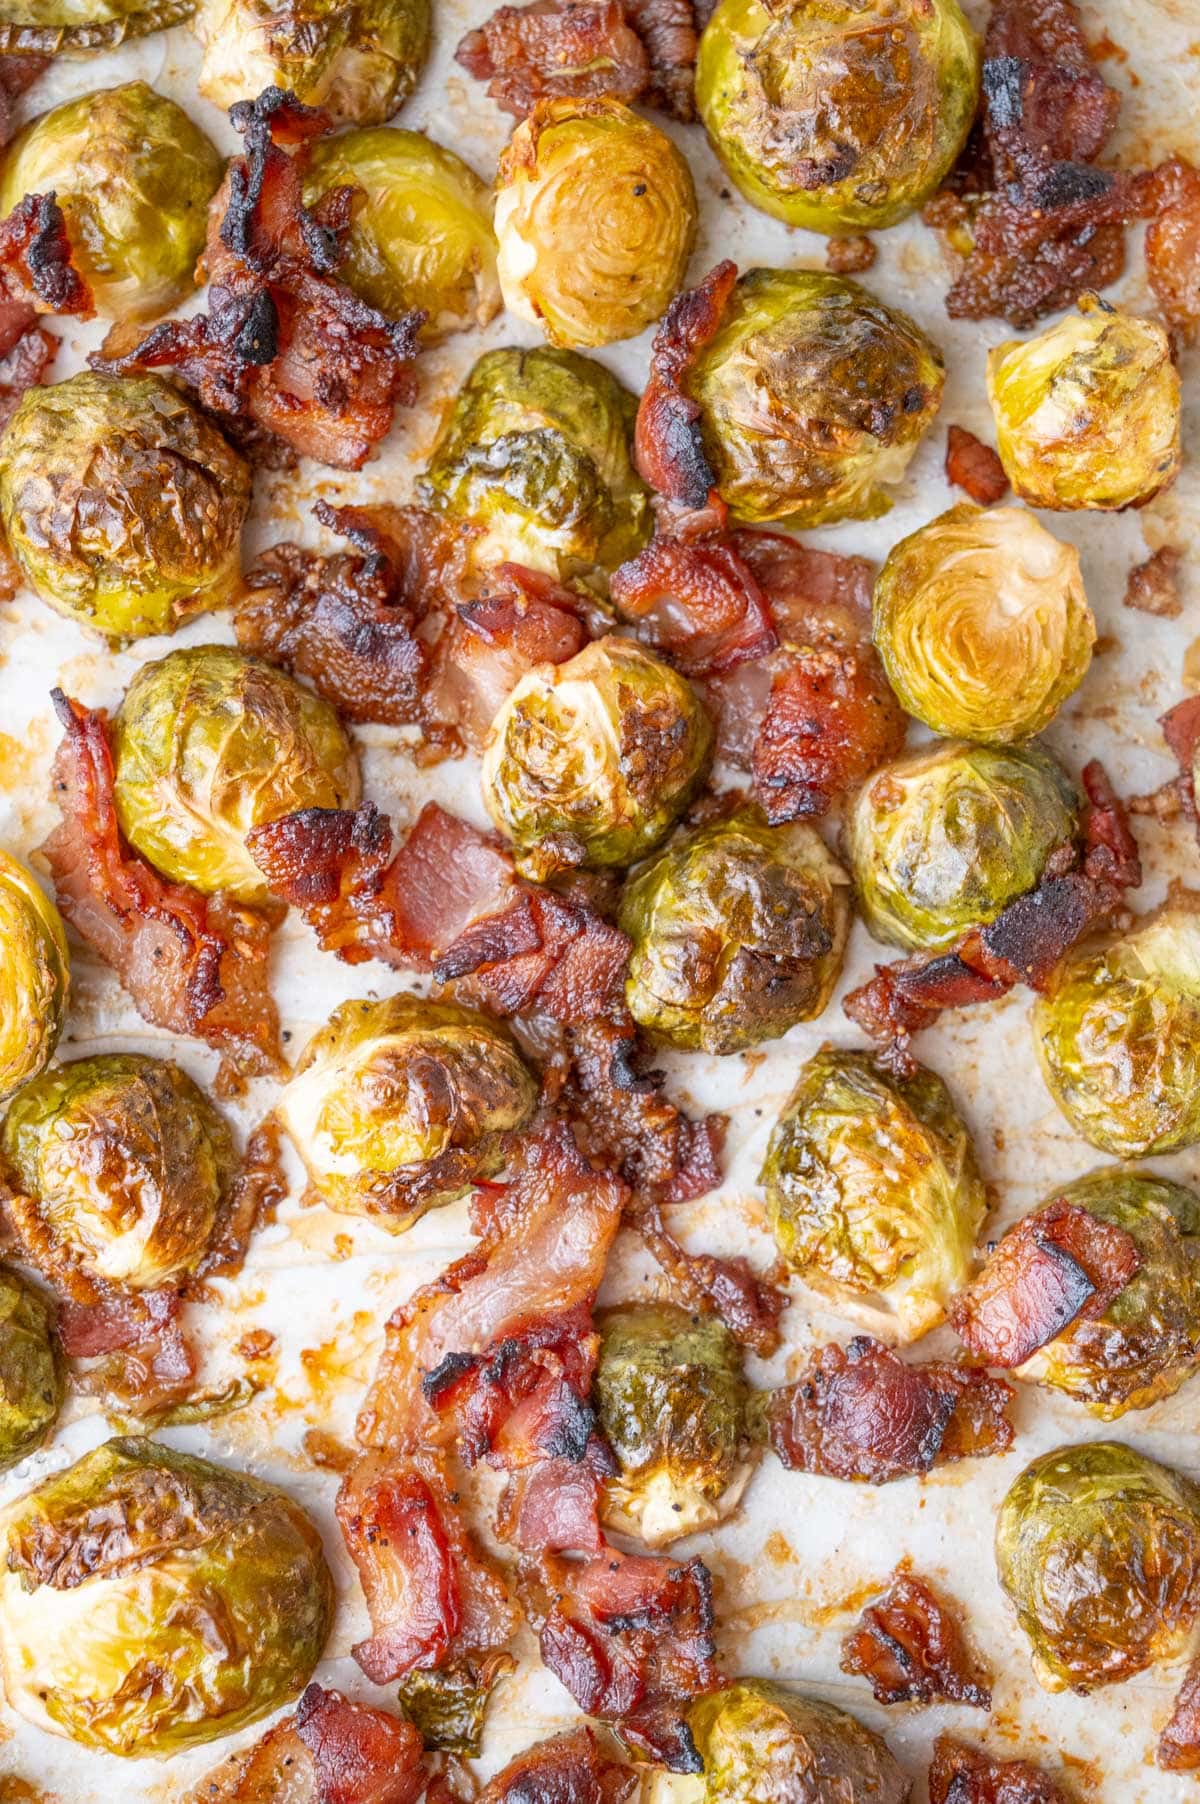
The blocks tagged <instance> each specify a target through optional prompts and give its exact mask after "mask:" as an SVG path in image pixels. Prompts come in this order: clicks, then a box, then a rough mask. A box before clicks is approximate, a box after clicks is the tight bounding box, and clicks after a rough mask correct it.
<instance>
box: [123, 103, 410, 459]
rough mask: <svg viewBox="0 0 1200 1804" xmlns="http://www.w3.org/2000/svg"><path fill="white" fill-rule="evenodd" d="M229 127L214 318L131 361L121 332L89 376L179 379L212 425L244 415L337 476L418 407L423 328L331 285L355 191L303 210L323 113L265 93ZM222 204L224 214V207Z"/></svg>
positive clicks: (157, 338) (177, 323)
mask: <svg viewBox="0 0 1200 1804" xmlns="http://www.w3.org/2000/svg"><path fill="white" fill-rule="evenodd" d="M229 116H230V119H231V120H232V122H233V124H234V126H235V127H236V128H237V130H238V131H240V132H241V133H242V134H243V136H244V138H245V144H246V150H245V154H244V155H243V156H241V157H236V158H235V159H234V160H233V163H232V164H231V165H230V171H229V174H228V176H227V177H226V181H225V186H224V188H223V189H222V191H221V194H220V195H219V196H218V197H217V201H216V202H214V205H213V210H212V215H211V224H210V229H209V242H208V247H207V252H206V262H207V266H208V274H209V281H210V288H209V311H208V312H207V313H197V314H192V315H190V316H189V317H188V318H186V319H171V320H163V321H162V322H160V324H158V325H157V326H155V327H153V328H152V330H151V331H150V333H149V334H148V336H147V337H146V338H145V339H144V340H142V341H141V342H140V343H139V344H136V345H134V346H133V347H132V348H129V347H128V345H127V343H126V334H125V333H124V332H120V333H118V335H117V338H116V340H115V341H114V342H113V343H112V344H111V346H109V347H107V348H108V350H109V353H110V354H108V355H104V354H102V355H100V356H97V357H93V358H92V359H91V362H92V365H93V367H94V368H96V369H101V370H108V371H111V372H112V373H114V374H116V375H123V374H125V373H126V372H127V371H129V370H142V369H157V368H160V367H163V366H166V367H173V368H175V369H177V370H178V371H179V373H180V375H181V376H182V377H183V379H184V380H185V381H186V382H189V383H191V384H192V385H193V386H194V387H195V388H196V390H197V391H198V393H199V395H200V398H201V400H202V402H203V404H204V406H205V407H207V408H209V409H210V410H211V411H212V412H214V413H216V414H218V415H232V416H234V417H239V416H242V415H247V414H248V415H249V416H250V418H251V419H253V420H254V421H256V422H257V423H258V424H259V425H260V426H264V427H266V428H267V429H268V430H269V431H270V432H273V433H275V434H277V435H278V437H280V438H281V439H283V440H284V441H285V442H286V443H287V444H289V445H291V446H292V447H293V448H294V449H295V450H296V451H298V452H300V453H301V455H303V456H307V457H315V458H317V459H319V460H320V461H321V462H323V463H327V464H333V465H334V466H336V467H337V468H340V469H345V470H357V469H360V468H361V467H362V465H363V464H364V463H365V462H366V460H367V459H368V458H369V457H371V456H373V455H374V454H375V451H376V447H377V446H378V444H379V442H380V440H381V439H383V438H384V437H385V436H386V434H387V432H388V431H389V429H390V428H391V424H392V420H393V417H394V415H395V411H396V408H397V406H406V405H408V404H409V403H411V402H412V400H413V399H414V398H415V394H416V379H415V377H414V374H413V370H412V362H413V359H414V357H415V356H416V352H417V348H418V334H419V332H420V328H421V326H422V324H423V323H424V315H423V314H422V313H420V312H419V311H418V312H412V313H406V314H404V315H403V317H402V318H400V319H399V320H391V319H388V318H386V317H385V316H384V315H383V314H382V313H378V312H377V311H376V310H375V309H374V308H373V307H368V306H367V305H366V303H365V302H364V301H361V300H360V299H359V298H358V296H357V295H355V294H354V293H353V292H352V290H351V289H349V288H347V287H346V286H345V285H344V284H343V283H341V282H339V281H337V280H336V278H335V275H334V272H335V270H336V269H337V267H338V264H339V263H340V261H341V258H342V254H343V249H342V240H343V237H344V234H345V231H346V228H347V227H348V225H349V223H350V212H351V201H352V197H353V190H352V189H349V188H339V189H335V190H334V191H333V192H332V193H331V194H329V195H327V196H326V197H325V199H324V200H323V201H322V202H321V204H320V206H319V207H318V208H317V209H316V210H315V211H310V210H309V209H308V208H306V207H305V206H304V205H303V202H302V194H303V188H304V172H305V166H306V161H307V155H308V146H309V145H310V143H311V141H312V140H313V139H314V138H318V137H321V136H322V135H323V134H324V133H325V132H327V131H328V130H329V129H330V122H329V120H328V118H327V117H326V116H325V114H323V113H320V112H316V111H314V110H313V109H312V108H311V107H305V106H301V104H300V103H299V101H298V100H297V99H296V97H295V95H293V94H289V93H285V92H284V91H283V90H282V89H279V88H266V89H264V90H263V92H262V93H261V94H260V95H259V97H258V99H257V100H255V101H239V102H238V103H237V105H235V106H233V107H231V109H230V115H229ZM222 202H223V204H222Z"/></svg>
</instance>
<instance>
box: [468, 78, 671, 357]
mask: <svg viewBox="0 0 1200 1804" xmlns="http://www.w3.org/2000/svg"><path fill="white" fill-rule="evenodd" d="M496 237H497V239H498V241H499V245H500V263H499V270H500V286H501V288H502V289H503V291H504V304H505V306H506V307H507V308H508V310H509V312H510V313H515V314H516V315H517V316H518V318H520V319H527V320H530V321H532V323H533V324H534V325H537V326H541V328H542V330H543V331H544V332H545V334H546V337H547V338H548V339H549V340H550V342H551V344H556V345H582V346H589V345H608V344H615V343H616V341H617V340H618V339H621V338H636V337H637V335H638V333H639V332H643V331H644V330H645V329H646V327H647V326H651V325H653V324H654V322H655V320H657V319H661V318H662V315H663V314H664V313H665V312H666V310H667V305H668V303H669V302H670V301H671V299H672V298H673V296H674V295H675V294H676V293H678V291H679V289H680V288H681V287H682V285H683V278H684V275H685V273H686V270H687V265H688V258H689V257H690V256H691V254H692V246H693V245H694V244H695V242H696V190H695V186H694V184H693V182H692V172H691V170H690V169H689V167H688V164H687V160H686V158H685V157H684V156H683V154H682V152H681V151H679V150H678V149H677V148H676V147H675V145H674V144H673V143H672V142H671V140H670V138H668V137H667V135H666V133H665V132H662V131H660V130H659V128H658V127H657V126H656V125H652V124H651V122H650V121H649V120H648V119H642V118H639V116H638V115H637V114H636V113H633V112H631V111H630V110H629V108H628V107H627V106H623V105H622V104H621V102H620V101H619V100H610V99H607V98H601V99H596V100H542V101H539V102H538V104H537V106H535V108H534V110H533V112H532V113H531V114H530V115H529V117H528V119H526V120H524V121H523V122H522V123H521V124H520V125H519V126H518V127H517V129H516V131H515V132H514V133H513V135H512V139H511V141H510V143H509V145H508V148H507V149H506V150H505V152H504V154H503V156H502V157H501V159H500V166H499V169H498V170H497V172H496Z"/></svg>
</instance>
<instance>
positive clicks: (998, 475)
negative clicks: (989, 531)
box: [946, 426, 1008, 507]
mask: <svg viewBox="0 0 1200 1804" xmlns="http://www.w3.org/2000/svg"><path fill="white" fill-rule="evenodd" d="M946 480H947V481H948V482H952V483H953V484H954V486H955V488H958V489H962V490H964V491H965V493H966V494H968V495H969V496H970V497H971V500H972V501H974V502H976V503H977V504H978V505H979V506H980V507H991V506H992V504H993V503H994V502H996V501H1002V500H1003V499H1004V497H1005V495H1007V493H1008V477H1007V476H1006V475H1005V474H1004V465H1003V464H1002V463H1001V462H1000V459H999V457H998V456H997V454H996V452H995V451H993V449H992V447H991V446H990V445H985V444H984V442H983V440H982V439H978V438H976V437H975V434H974V433H973V432H968V431H967V429H966V427H965V426H951V427H950V428H949V430H948V431H947V433H946Z"/></svg>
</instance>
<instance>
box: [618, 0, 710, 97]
mask: <svg viewBox="0 0 1200 1804" xmlns="http://www.w3.org/2000/svg"><path fill="white" fill-rule="evenodd" d="M625 17H626V19H627V20H628V22H629V24H630V25H632V27H633V29H634V31H636V33H637V35H638V37H639V38H640V39H641V40H642V43H643V44H644V45H645V47H646V55H647V56H648V57H649V59H650V81H649V85H648V86H647V89H646V92H645V94H644V95H643V96H642V99H643V101H644V103H645V104H646V105H647V106H655V107H658V108H659V109H660V111H662V112H664V113H667V114H669V115H670V117H671V118H672V119H679V120H681V121H682V122H683V123H684V124H687V123H688V122H689V121H690V120H692V119H694V118H695V117H696V51H697V50H698V48H699V35H698V34H699V31H700V29H701V27H702V22H701V21H700V20H698V19H697V17H696V10H695V7H694V5H693V0H625Z"/></svg>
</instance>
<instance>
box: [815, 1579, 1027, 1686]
mask: <svg viewBox="0 0 1200 1804" xmlns="http://www.w3.org/2000/svg"><path fill="white" fill-rule="evenodd" d="M841 1667H842V1671H843V1672H846V1673H852V1674H859V1675H861V1676H862V1677H863V1678H865V1679H869V1680H870V1684H871V1690H872V1691H873V1692H874V1694H875V1701H876V1703H879V1704H913V1703H916V1704H973V1705H974V1706H975V1707H976V1708H977V1709H979V1710H990V1709H991V1707H992V1693H991V1687H990V1685H989V1684H988V1682H987V1674H986V1672H984V1671H983V1670H982V1669H981V1668H980V1666H979V1664H978V1662H977V1661H976V1660H975V1658H974V1657H973V1655H972V1654H971V1651H970V1649H969V1648H968V1646H967V1643H966V1637H965V1636H964V1634H963V1631H962V1627H961V1625H960V1623H959V1621H958V1619H957V1616H956V1615H955V1613H954V1611H953V1610H952V1609H951V1608H950V1606H949V1605H948V1604H947V1603H946V1601H945V1599H944V1598H942V1597H939V1596H938V1593H937V1592H936V1591H935V1590H934V1588H933V1586H932V1585H931V1584H929V1583H928V1581H927V1580H926V1579H923V1578H916V1577H914V1575H913V1574H912V1573H909V1572H897V1573H896V1575H895V1576H894V1578H893V1579H892V1582H891V1584H890V1585H889V1586H888V1588H887V1590H886V1591H885V1592H884V1594H883V1596H882V1597H881V1598H880V1599H879V1600H878V1602H876V1603H873V1604H869V1605H868V1607H867V1608H866V1609H865V1610H864V1611H863V1613H862V1617H861V1619H860V1621H859V1624H858V1627H857V1628H856V1629H855V1630H853V1632H852V1633H851V1634H849V1635H847V1637H846V1639H845V1641H843V1643H842V1659H841Z"/></svg>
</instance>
